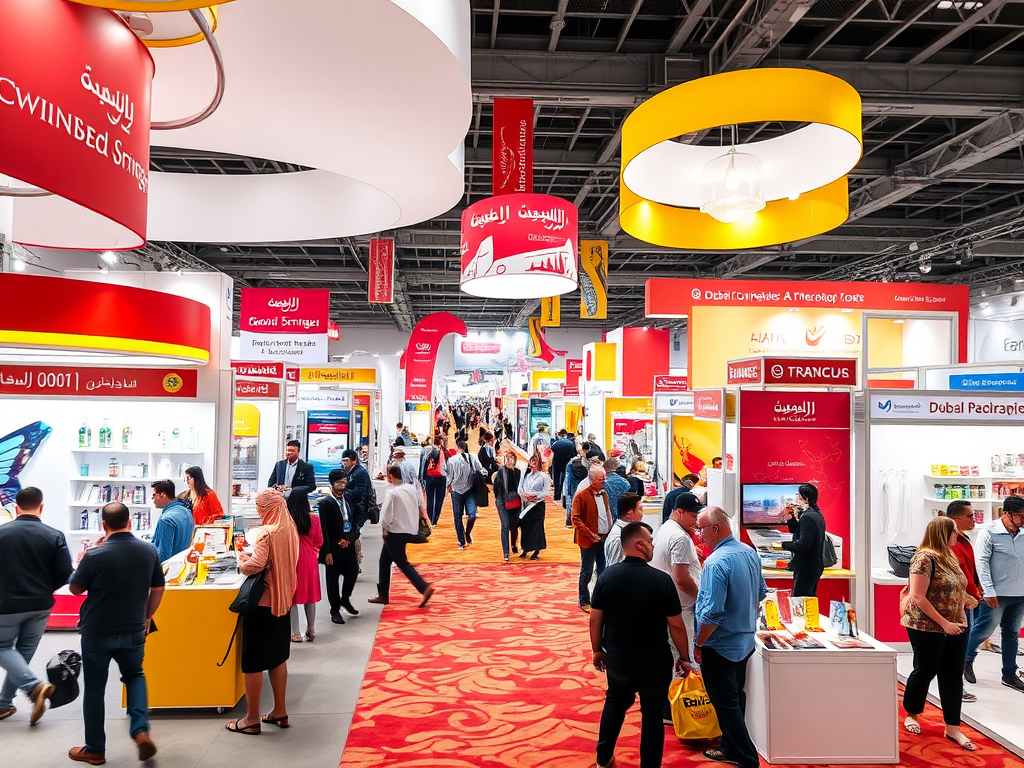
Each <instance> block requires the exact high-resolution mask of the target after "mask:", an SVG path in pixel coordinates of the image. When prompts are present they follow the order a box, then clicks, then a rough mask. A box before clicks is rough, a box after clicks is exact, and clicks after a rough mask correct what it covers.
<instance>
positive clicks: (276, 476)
mask: <svg viewBox="0 0 1024 768" xmlns="http://www.w3.org/2000/svg"><path fill="white" fill-rule="evenodd" d="M301 447H302V443H300V442H299V441H298V440H289V441H288V444H287V445H286V446H285V449H284V459H282V460H281V461H279V462H277V464H275V465H274V471H273V472H271V473H270V481H269V482H268V483H267V487H268V488H273V489H274V490H276V491H280V492H281V495H282V496H284V497H285V498H286V499H287V498H288V496H290V495H291V492H292V491H298V492H299V493H305V494H307V495H308V494H310V493H313V491H315V490H316V475H315V473H314V472H313V465H312V464H309V463H307V462H305V461H303V460H302V459H300V458H299V448H301Z"/></svg>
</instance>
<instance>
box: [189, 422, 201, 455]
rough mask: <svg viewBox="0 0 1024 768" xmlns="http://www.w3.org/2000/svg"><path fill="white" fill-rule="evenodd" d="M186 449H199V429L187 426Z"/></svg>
mask: <svg viewBox="0 0 1024 768" xmlns="http://www.w3.org/2000/svg"><path fill="white" fill-rule="evenodd" d="M188 449H189V450H190V451H196V450H198V449H199V430H197V429H196V428H195V427H189V428H188Z"/></svg>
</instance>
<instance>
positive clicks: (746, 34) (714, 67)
mask: <svg viewBox="0 0 1024 768" xmlns="http://www.w3.org/2000/svg"><path fill="white" fill-rule="evenodd" d="M815 2H816V0H771V1H770V2H768V3H767V4H766V5H765V6H764V10H763V11H762V12H761V15H760V16H759V17H758V18H757V20H756V21H754V22H752V23H750V24H742V23H740V24H737V25H736V26H735V27H733V29H732V30H731V31H730V30H728V29H727V30H726V32H725V33H724V34H723V35H722V37H720V38H719V39H718V41H717V42H716V43H715V45H714V46H713V47H712V49H711V53H710V55H709V59H710V68H711V72H712V73H713V74H717V73H719V72H730V71H733V70H737V69H752V68H754V67H756V66H757V65H758V64H760V63H761V62H762V61H763V60H764V58H765V56H767V55H768V54H769V53H771V52H772V51H773V50H775V47H776V46H777V45H778V44H779V43H780V42H782V39H783V38H784V37H785V36H786V35H788V34H789V32H790V30H792V29H793V27H795V26H796V25H797V22H799V21H800V19H802V18H803V17H804V16H805V15H806V14H807V12H808V11H809V10H810V9H811V7H812V6H813V5H814V3H815ZM756 7H761V6H760V5H759V6H756ZM736 18H737V19H738V18H739V16H737V17H736ZM733 32H736V33H737V35H736V39H734V40H733V39H730V36H731V35H732V33H733Z"/></svg>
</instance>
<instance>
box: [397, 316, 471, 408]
mask: <svg viewBox="0 0 1024 768" xmlns="http://www.w3.org/2000/svg"><path fill="white" fill-rule="evenodd" d="M449 333H457V334H459V335H460V336H465V335H466V324H465V323H464V322H462V321H461V320H459V318H457V317H455V315H452V314H449V313H447V312H435V313H433V314H432V315H427V316H426V317H425V318H423V319H422V320H420V321H419V323H417V324H416V327H415V328H414V329H413V331H412V335H411V336H410V337H409V346H408V347H407V348H406V350H405V355H404V357H405V400H406V402H411V403H429V402H430V401H431V399H432V397H433V392H434V364H435V363H436V362H437V349H438V347H439V346H440V344H441V339H443V338H444V337H445V336H447V335H448V334H449Z"/></svg>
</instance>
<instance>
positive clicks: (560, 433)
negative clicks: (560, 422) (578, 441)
mask: <svg viewBox="0 0 1024 768" xmlns="http://www.w3.org/2000/svg"><path fill="white" fill-rule="evenodd" d="M558 436H559V437H568V436H569V433H568V432H566V431H565V430H564V429H560V430H558Z"/></svg>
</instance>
